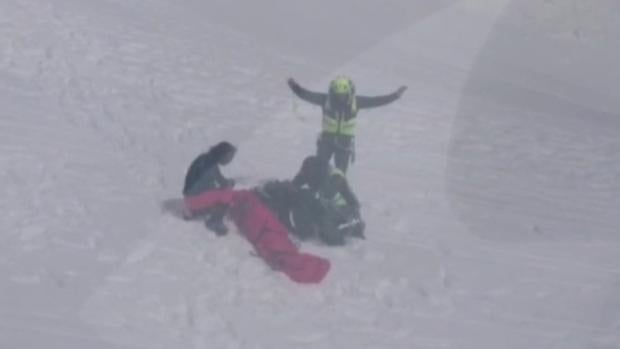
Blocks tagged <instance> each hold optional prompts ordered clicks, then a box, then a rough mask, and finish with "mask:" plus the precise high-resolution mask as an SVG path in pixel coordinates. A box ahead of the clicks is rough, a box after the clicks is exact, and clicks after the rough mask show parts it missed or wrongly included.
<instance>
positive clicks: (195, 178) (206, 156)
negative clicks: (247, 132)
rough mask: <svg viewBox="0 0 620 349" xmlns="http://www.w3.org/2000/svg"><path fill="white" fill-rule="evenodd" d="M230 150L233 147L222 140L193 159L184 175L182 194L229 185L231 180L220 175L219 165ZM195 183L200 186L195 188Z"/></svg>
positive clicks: (233, 149) (232, 149)
mask: <svg viewBox="0 0 620 349" xmlns="http://www.w3.org/2000/svg"><path fill="white" fill-rule="evenodd" d="M230 151H235V148H234V147H233V146H232V145H230V144H229V143H226V142H222V143H220V144H218V145H216V146H215V147H213V148H211V149H210V150H209V151H208V152H206V153H203V154H200V155H199V156H198V157H197V158H196V159H194V161H192V163H191V165H190V166H189V169H188V170H187V174H186V175H185V184H184V186H183V195H189V194H191V193H192V192H196V191H197V189H199V190H200V191H202V190H208V189H215V188H221V187H226V186H229V185H230V182H231V181H230V180H228V179H226V178H225V177H224V176H223V175H222V172H220V168H219V166H220V161H221V160H222V159H223V158H224V157H225V156H227V155H228V153H229V152H230ZM197 185H200V186H201V188H196V186H197Z"/></svg>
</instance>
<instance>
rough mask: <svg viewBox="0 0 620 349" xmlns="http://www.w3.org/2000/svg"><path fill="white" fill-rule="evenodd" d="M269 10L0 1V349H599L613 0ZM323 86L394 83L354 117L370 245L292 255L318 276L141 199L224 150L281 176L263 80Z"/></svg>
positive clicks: (614, 294) (612, 297) (618, 250)
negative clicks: (287, 270)
mask: <svg viewBox="0 0 620 349" xmlns="http://www.w3.org/2000/svg"><path fill="white" fill-rule="evenodd" d="M291 3H292V2H286V1H281V0H266V1H261V6H257V5H256V4H255V3H254V2H250V1H246V2H242V4H239V3H235V2H227V1H219V0H209V1H193V0H187V1H184V2H183V4H182V6H179V2H173V1H169V0H148V1H147V0H127V1H120V0H108V1H103V0H99V1H97V0H80V1H78V0H55V1H51V0H48V1H45V0H5V1H2V2H0V91H1V92H0V102H1V103H2V106H3V108H2V109H1V110H0V149H1V151H0V163H1V164H2V165H1V166H0V180H1V181H2V182H3V183H5V185H4V186H3V187H2V189H0V190H1V191H2V195H1V196H0V198H1V199H0V206H1V208H2V211H3V212H4V215H3V216H2V218H0V234H1V235H0V238H1V241H2V244H0V348H85V347H88V348H106V349H108V348H110V349H111V348H290V347H301V348H334V347H339V348H343V347H344V348H478V349H479V348H515V349H516V348H562V349H572V348H575V349H577V348H579V349H581V348H596V349H603V348H605V349H609V348H620V335H619V333H620V298H619V297H618V293H619V291H620V260H619V259H618V256H620V240H619V239H618V235H617V231H616V230H617V227H618V226H619V225H620V224H619V223H620V221H619V219H618V216H617V214H615V213H616V212H617V209H618V208H619V207H620V203H619V202H618V195H617V194H618V193H619V192H620V188H619V187H618V183H619V181H618V178H619V176H620V174H619V171H620V169H619V168H618V161H617V160H618V159H617V157H618V154H620V151H619V149H620V144H619V142H620V141H618V140H617V137H616V134H617V132H618V130H619V128H620V123H619V121H618V117H619V115H618V114H619V111H620V106H619V105H618V100H617V96H616V95H617V94H616V93H615V92H614V89H613V87H614V84H613V83H614V82H616V81H618V78H620V76H618V75H619V74H620V71H619V70H618V69H617V68H615V65H614V64H615V62H617V61H618V55H619V52H620V49H619V48H618V45H617V42H614V39H615V38H617V34H619V33H620V27H619V25H618V23H619V21H618V19H619V18H620V13H618V7H617V4H616V3H615V2H613V1H607V0H605V1H602V0H601V1H600V2H596V5H594V4H590V6H586V5H585V2H580V1H578V0H571V1H565V2H561V3H560V2H558V1H542V0H527V1H521V0H520V1H516V0H515V1H509V0H502V1H499V0H472V1H421V0H419V1H406V0H402V1H387V2H381V3H380V2H375V1H370V0H364V1H340V2H335V3H333V2H327V1H317V2H313V3H311V4H297V3H295V4H293V5H291ZM379 4H381V5H379ZM241 5H243V6H241ZM335 13H336V14H337V13H346V14H347V16H345V17H342V16H336V15H334V14H335ZM319 23H322V25H319ZM360 24H364V25H360ZM340 73H346V74H350V75H351V76H353V77H354V79H355V80H356V82H357V86H358V89H359V90H360V91H361V92H362V93H365V94H374V93H384V92H388V91H392V90H393V89H394V88H396V87H397V86H399V85H401V84H407V85H409V90H408V92H407V94H406V96H405V97H404V98H403V99H402V100H400V101H398V102H397V103H395V104H394V105H391V106H389V107H385V108H383V109H381V110H379V109H377V110H373V111H367V112H364V113H362V114H361V115H360V121H359V132H358V140H357V143H358V144H357V150H358V157H357V160H356V163H355V164H354V166H353V168H352V170H351V181H352V183H353V185H354V186H355V188H356V190H357V192H358V193H359V196H360V198H361V200H362V205H363V214H364V215H365V217H366V220H367V224H368V234H367V235H368V237H369V238H368V240H366V241H364V242H356V243H354V244H352V245H350V246H347V247H345V248H340V249H333V248H326V247H322V246H317V245H314V244H307V245H303V246H302V248H303V249H305V250H309V251H313V252H315V253H317V254H319V255H321V256H325V257H327V258H329V259H330V260H331V261H332V265H333V270H332V271H331V273H330V274H329V276H328V278H327V279H326V280H325V281H324V283H323V284H321V285H318V286H314V287H307V286H299V285H295V284H292V283H291V282H290V281H289V280H287V279H286V278H285V277H284V276H282V275H279V274H277V273H274V272H272V271H270V270H268V268H267V267H266V266H265V265H264V264H263V263H262V262H261V261H260V260H258V259H257V258H256V257H254V256H253V255H251V254H250V253H249V252H250V250H251V248H250V246H249V245H248V244H247V242H245V241H244V240H243V239H242V238H240V237H237V236H235V235H231V236H228V237H226V238H223V239H218V238H216V237H214V236H212V234H210V233H208V232H206V231H205V230H204V228H203V226H202V225H201V224H199V223H192V224H188V223H186V222H183V221H180V220H178V219H177V218H176V217H174V216H172V215H171V214H169V212H167V211H166V210H163V209H162V207H161V206H162V204H163V203H164V202H166V201H167V200H169V199H174V198H177V197H178V196H179V191H180V184H181V181H182V176H183V175H184V171H185V167H186V166H187V164H188V163H189V161H191V160H192V158H193V157H194V156H195V155H196V153H197V152H199V151H202V150H204V149H206V148H207V147H208V146H209V145H210V144H212V143H214V142H217V141H219V140H221V139H228V140H230V141H232V142H234V143H236V144H238V145H239V148H240V152H239V154H238V157H237V159H236V161H235V162H234V163H233V164H232V165H231V166H230V168H227V169H226V173H228V174H230V175H239V176H249V177H250V179H249V183H248V185H250V184H252V183H256V182H258V181H260V180H262V179H265V178H274V177H275V178H287V177H290V176H292V175H293V174H294V173H295V171H296V170H297V168H298V166H299V164H300V162H301V159H302V158H303V157H304V156H305V155H307V154H309V153H311V152H313V151H314V141H315V138H316V132H317V129H318V127H319V119H318V118H319V116H318V114H319V111H318V110H316V109H315V108H312V107H310V106H307V105H304V104H302V103H301V102H295V101H294V100H293V99H292V97H291V95H290V93H289V92H288V91H287V89H286V86H285V85H284V80H285V79H286V77H288V76H295V77H297V78H298V79H299V80H300V82H301V83H302V84H304V85H308V86H310V87H312V88H314V89H319V90H322V89H324V88H325V86H326V85H327V82H328V81H329V79H330V78H331V77H333V76H334V75H335V74H340Z"/></svg>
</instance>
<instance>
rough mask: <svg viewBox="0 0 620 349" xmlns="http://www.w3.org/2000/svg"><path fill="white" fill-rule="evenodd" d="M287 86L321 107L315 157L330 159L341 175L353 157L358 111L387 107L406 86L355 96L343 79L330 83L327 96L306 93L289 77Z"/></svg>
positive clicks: (349, 84)
mask: <svg viewBox="0 0 620 349" xmlns="http://www.w3.org/2000/svg"><path fill="white" fill-rule="evenodd" d="M288 85H289V87H290V88H291V90H292V91H293V93H295V95H297V97H299V98H301V99H303V100H304V101H306V102H309V103H312V104H314V105H318V106H320V107H321V108H322V110H323V122H322V125H323V126H322V131H321V135H320V136H319V139H318V141H317V152H316V155H317V157H318V158H319V159H320V160H321V161H325V162H328V163H329V161H330V160H331V158H332V156H334V164H335V165H336V167H337V168H338V169H339V170H341V171H342V172H343V173H346V171H347V169H348V167H349V162H350V161H351V160H353V156H354V151H355V149H354V140H355V124H356V119H357V113H358V111H359V110H360V109H366V108H374V107H379V106H383V105H386V104H389V103H391V102H393V101H395V100H397V99H398V98H400V97H401V96H402V95H403V93H404V92H405V90H407V87H406V86H401V87H400V88H399V89H398V90H396V91H395V92H393V93H390V94H388V95H383V96H373V97H369V96H357V95H356V94H355V85H354V84H353V81H352V80H351V79H349V78H347V77H344V76H339V77H337V78H335V79H334V80H332V81H331V82H330V84H329V90H328V92H327V93H321V92H314V91H310V90H307V89H305V88H304V87H302V86H301V85H299V84H298V83H297V82H296V81H295V80H294V79H292V78H289V79H288Z"/></svg>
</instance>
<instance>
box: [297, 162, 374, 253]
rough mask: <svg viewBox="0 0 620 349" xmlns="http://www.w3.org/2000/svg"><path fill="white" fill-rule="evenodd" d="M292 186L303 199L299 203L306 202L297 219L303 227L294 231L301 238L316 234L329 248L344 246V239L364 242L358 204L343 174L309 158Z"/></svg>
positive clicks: (362, 223)
mask: <svg viewBox="0 0 620 349" xmlns="http://www.w3.org/2000/svg"><path fill="white" fill-rule="evenodd" d="M292 184H293V186H294V187H296V188H298V189H299V193H300V195H302V196H301V197H300V198H303V200H300V202H301V201H303V202H305V205H304V207H303V210H301V211H300V212H299V213H300V215H299V217H296V218H297V221H302V220H303V221H304V223H305V224H304V225H303V226H304V228H303V229H302V225H299V226H298V227H297V229H296V230H297V232H298V233H300V234H301V235H302V237H310V236H312V235H314V234H318V236H319V238H320V239H321V240H322V241H323V242H325V243H326V244H328V245H343V244H344V243H345V239H346V237H358V238H364V228H365V223H364V222H363V221H362V219H361V215H360V204H359V201H358V200H357V197H356V196H355V194H354V193H353V191H352V190H351V187H350V186H349V183H348V181H347V179H346V177H345V175H344V173H342V171H340V170H338V169H337V168H333V167H331V166H330V165H329V163H327V162H325V161H321V160H320V159H319V158H318V157H316V156H309V157H307V158H306V159H305V160H304V162H303V164H302V167H301V169H300V171H299V173H298V174H297V175H296V176H295V178H294V179H293V182H292ZM312 222H314V223H315V224H311V223H312Z"/></svg>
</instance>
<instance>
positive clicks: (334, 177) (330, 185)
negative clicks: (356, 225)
mask: <svg viewBox="0 0 620 349" xmlns="http://www.w3.org/2000/svg"><path fill="white" fill-rule="evenodd" d="M293 185H294V186H295V187H297V188H302V187H304V186H307V187H308V188H309V189H310V190H312V191H313V192H319V191H321V194H322V195H325V196H326V197H333V196H334V195H336V193H340V195H341V196H342V198H343V199H344V200H345V201H346V202H347V205H348V206H349V207H352V208H355V209H359V206H360V204H359V200H358V199H357V197H356V196H355V194H354V193H353V191H352V190H351V186H349V183H348V182H347V180H346V178H345V177H343V176H341V175H338V174H330V175H328V176H327V178H325V179H322V180H320V179H316V178H311V177H310V175H308V174H307V173H304V172H303V171H301V172H300V173H298V174H297V175H296V176H295V178H293Z"/></svg>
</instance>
